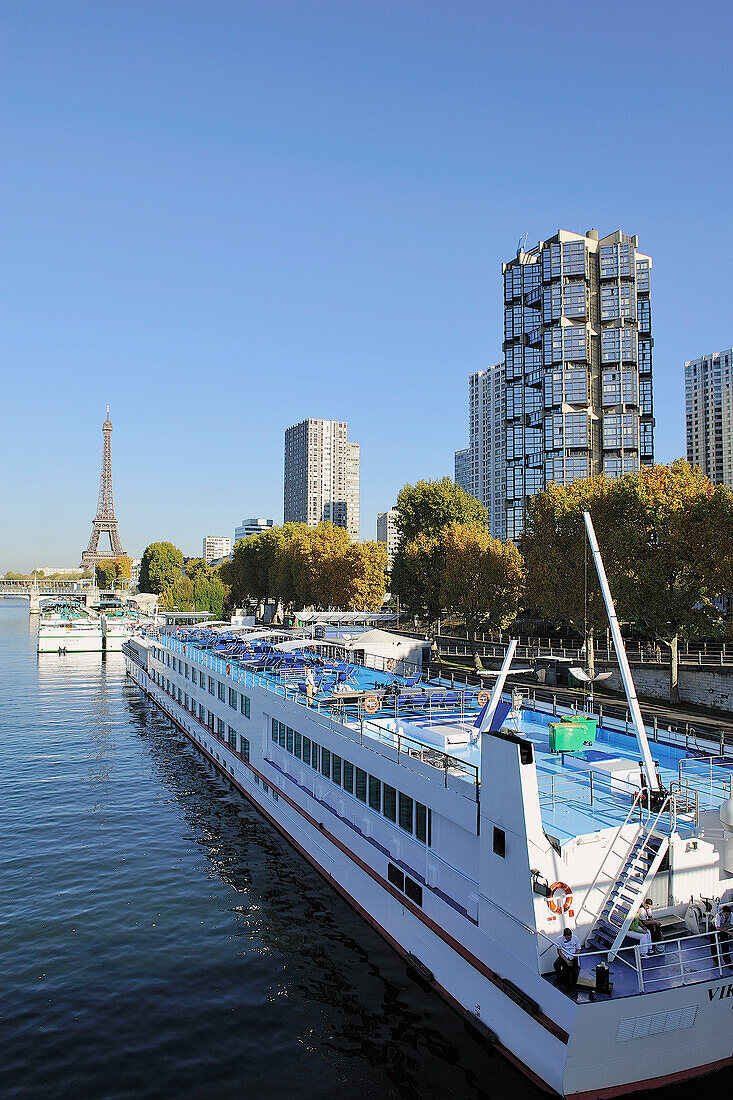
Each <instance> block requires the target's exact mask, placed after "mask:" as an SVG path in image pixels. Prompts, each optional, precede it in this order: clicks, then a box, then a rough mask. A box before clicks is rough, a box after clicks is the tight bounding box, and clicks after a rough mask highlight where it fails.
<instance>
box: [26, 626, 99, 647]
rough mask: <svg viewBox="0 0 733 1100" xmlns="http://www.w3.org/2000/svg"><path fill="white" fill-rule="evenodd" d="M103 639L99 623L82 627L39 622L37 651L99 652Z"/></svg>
mask: <svg viewBox="0 0 733 1100" xmlns="http://www.w3.org/2000/svg"><path fill="white" fill-rule="evenodd" d="M103 641H104V639H103V637H102V624H101V623H95V624H94V625H93V626H84V627H77V626H73V625H72V626H62V625H60V624H48V625H46V624H44V623H41V624H40V625H39V627H38V652H39V653H58V652H65V653H101V652H102V649H103Z"/></svg>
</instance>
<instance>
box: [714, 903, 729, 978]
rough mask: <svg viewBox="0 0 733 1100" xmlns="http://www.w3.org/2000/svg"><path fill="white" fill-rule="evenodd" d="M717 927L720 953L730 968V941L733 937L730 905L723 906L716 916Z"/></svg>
mask: <svg viewBox="0 0 733 1100" xmlns="http://www.w3.org/2000/svg"><path fill="white" fill-rule="evenodd" d="M715 927H716V928H717V930H718V951H719V952H720V954H721V956H722V958H723V962H724V963H725V965H726V966H730V941H731V937H732V936H733V919H731V909H730V905H722V906H721V907H720V909H719V910H718V912H717V913H716V914H715Z"/></svg>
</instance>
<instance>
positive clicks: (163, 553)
mask: <svg viewBox="0 0 733 1100" xmlns="http://www.w3.org/2000/svg"><path fill="white" fill-rule="evenodd" d="M182 568H183V554H182V553H181V551H180V550H179V549H178V547H176V546H174V545H173V543H172V542H151V543H150V545H149V546H146V548H145V551H144V553H143V556H142V560H141V562H140V582H139V585H138V587H139V589H140V591H141V592H155V593H157V594H158V595H162V594H163V592H164V591H168V590H172V589H174V588H175V586H176V584H177V583H178V581H179V580H180V579H181V570H182Z"/></svg>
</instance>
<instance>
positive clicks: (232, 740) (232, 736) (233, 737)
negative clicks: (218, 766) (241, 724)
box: [227, 726, 237, 749]
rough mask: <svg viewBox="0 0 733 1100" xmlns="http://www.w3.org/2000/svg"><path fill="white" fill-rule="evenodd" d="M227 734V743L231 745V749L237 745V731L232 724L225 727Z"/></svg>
mask: <svg viewBox="0 0 733 1100" xmlns="http://www.w3.org/2000/svg"><path fill="white" fill-rule="evenodd" d="M227 735H228V738H229V744H230V745H231V747H232V748H233V749H236V747H237V731H236V730H235V729H234V728H233V727H232V726H228V727H227Z"/></svg>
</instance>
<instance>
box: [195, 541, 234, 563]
mask: <svg viewBox="0 0 733 1100" xmlns="http://www.w3.org/2000/svg"><path fill="white" fill-rule="evenodd" d="M231 552H232V540H231V539H230V538H227V536H226V535H205V536H204V539H203V543H202V546H201V557H202V558H203V559H204V561H205V562H206V564H207V565H211V563H212V561H218V560H219V559H220V558H228V557H229V555H230V554H231Z"/></svg>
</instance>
